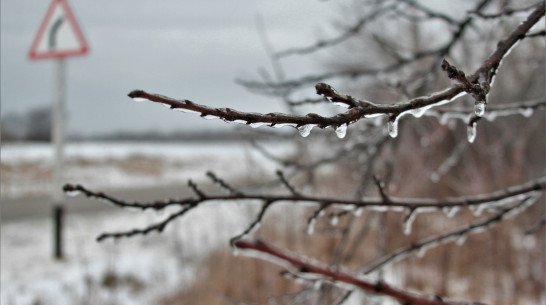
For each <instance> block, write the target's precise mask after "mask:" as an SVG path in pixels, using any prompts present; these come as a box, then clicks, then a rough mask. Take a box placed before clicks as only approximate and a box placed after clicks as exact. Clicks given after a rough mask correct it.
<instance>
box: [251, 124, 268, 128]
mask: <svg viewBox="0 0 546 305" xmlns="http://www.w3.org/2000/svg"><path fill="white" fill-rule="evenodd" d="M265 124H267V123H250V124H249V125H250V127H252V128H258V127H261V126H264V125H265Z"/></svg>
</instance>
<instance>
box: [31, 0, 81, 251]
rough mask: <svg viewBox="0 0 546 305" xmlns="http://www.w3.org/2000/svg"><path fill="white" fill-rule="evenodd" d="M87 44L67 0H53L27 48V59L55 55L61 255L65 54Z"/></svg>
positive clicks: (56, 233) (58, 244)
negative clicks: (28, 48)
mask: <svg viewBox="0 0 546 305" xmlns="http://www.w3.org/2000/svg"><path fill="white" fill-rule="evenodd" d="M88 51H89V47H88V45H87V42H86V41H85V38H84V37H83V34H82V31H81V30H80V27H79V26H78V23H77V22H76V19H75V18H74V15H73V14H72V11H71V10H70V7H69V6H68V3H67V2H66V0H53V2H52V3H51V5H50V6H49V9H48V11H47V13H46V16H45V18H44V20H43V22H42V24H41V25H40V29H39V30H38V34H37V35H36V38H35V39H34V41H33V42H32V46H31V47H30V52H29V58H30V59H34V60H37V59H47V58H55V59H56V62H55V98H54V101H53V107H52V108H51V114H52V118H53V122H52V125H53V126H52V128H51V140H52V142H53V151H54V167H53V181H52V182H53V189H52V191H51V196H52V200H53V237H54V238H53V239H54V241H53V255H54V257H55V258H56V259H61V258H63V247H62V232H63V230H62V227H63V215H64V194H63V191H62V183H63V147H64V108H65V106H64V105H65V100H66V86H65V84H66V79H65V70H66V67H65V57H68V56H78V55H84V54H86V53H87V52H88Z"/></svg>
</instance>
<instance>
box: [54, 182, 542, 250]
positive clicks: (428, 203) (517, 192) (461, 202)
mask: <svg viewBox="0 0 546 305" xmlns="http://www.w3.org/2000/svg"><path fill="white" fill-rule="evenodd" d="M545 186H546V177H541V178H539V179H537V180H534V181H531V182H528V183H526V184H522V185H518V186H514V187H510V188H507V189H505V190H502V191H497V192H493V193H490V194H482V195H476V196H468V197H455V198H446V199H430V198H423V199H415V198H394V197H389V201H388V202H385V199H384V198H368V199H362V200H350V199H343V198H328V197H320V196H319V197H316V196H305V195H299V196H297V195H291V196H280V195H279V196H276V195H248V194H242V193H240V192H238V193H231V194H229V195H224V196H218V195H214V196H212V195H211V196H208V195H206V194H204V193H202V196H203V197H202V196H199V197H200V198H197V199H196V198H187V199H171V200H168V201H158V202H151V203H139V202H125V201H122V200H119V199H116V198H114V197H111V196H108V195H106V194H104V193H102V192H98V193H97V192H93V191H91V190H88V189H86V188H85V187H83V186H80V185H78V186H73V185H70V184H67V185H65V186H64V190H65V192H69V193H75V192H79V193H83V194H85V195H86V196H88V197H95V198H98V199H104V200H106V201H109V202H111V203H113V204H114V205H117V206H119V207H123V208H127V207H129V208H135V207H136V208H140V209H147V208H151V209H163V208H165V207H166V206H170V205H179V206H181V207H182V209H181V210H180V211H179V212H177V213H174V214H172V215H171V216H169V217H168V218H167V219H165V220H164V221H162V222H159V223H157V224H153V225H150V226H148V227H146V228H145V229H134V230H132V231H128V232H121V233H107V234H103V235H101V236H100V237H99V238H98V240H103V239H105V238H109V237H114V238H118V237H130V236H133V235H137V234H147V233H149V232H151V231H158V232H161V231H162V230H163V229H164V228H165V226H166V225H167V224H168V223H170V222H171V221H172V220H174V219H176V218H178V217H181V216H183V215H184V214H185V213H186V212H188V211H189V210H191V209H193V208H195V207H197V206H198V205H200V204H202V203H204V202H208V201H213V202H214V201H216V202H218V201H220V202H221V201H230V200H262V201H263V202H265V204H264V206H263V208H262V210H261V212H260V214H259V215H258V219H257V220H256V221H255V222H254V223H253V224H252V225H251V226H250V227H249V229H247V231H248V232H250V231H251V230H252V228H254V227H255V226H256V225H257V224H258V223H259V220H261V217H263V215H264V214H265V212H266V210H267V208H268V207H269V206H270V205H271V204H273V203H275V202H279V201H284V202H286V201H289V202H293V203H295V204H297V203H303V202H311V203H318V204H320V206H319V208H318V209H317V210H316V211H315V213H314V214H313V216H311V217H310V218H309V220H308V229H311V230H312V229H313V225H314V221H316V219H317V218H318V217H319V216H320V215H321V213H322V212H323V211H324V209H326V208H327V207H329V206H331V205H334V204H335V205H346V206H352V207H353V208H354V209H357V208H364V207H388V208H400V207H402V208H407V209H412V210H416V209H418V208H452V207H458V206H478V205H481V204H485V203H495V202H499V201H502V200H506V199H509V198H517V197H518V196H522V195H525V194H529V193H532V192H536V191H543V190H544V188H545ZM245 232H246V231H245ZM311 233H312V232H311ZM244 234H245V233H243V234H242V235H244Z"/></svg>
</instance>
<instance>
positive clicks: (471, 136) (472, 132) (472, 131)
mask: <svg viewBox="0 0 546 305" xmlns="http://www.w3.org/2000/svg"><path fill="white" fill-rule="evenodd" d="M466 138H467V140H468V143H474V140H476V124H472V125H471V126H468V127H467V128H466Z"/></svg>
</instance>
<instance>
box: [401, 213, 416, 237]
mask: <svg viewBox="0 0 546 305" xmlns="http://www.w3.org/2000/svg"><path fill="white" fill-rule="evenodd" d="M415 211H416V210H415V209H413V210H410V211H409V213H408V214H407V215H406V218H404V234H405V235H410V234H411V226H412V224H413V221H414V220H415V217H416V216H417V213H415Z"/></svg>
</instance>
